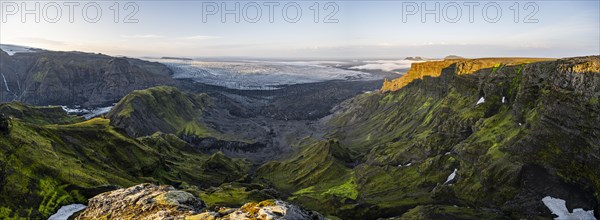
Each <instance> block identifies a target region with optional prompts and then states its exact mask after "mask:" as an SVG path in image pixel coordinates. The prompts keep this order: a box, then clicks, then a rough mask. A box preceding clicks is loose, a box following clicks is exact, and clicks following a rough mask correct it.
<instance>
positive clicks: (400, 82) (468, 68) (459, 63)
mask: <svg viewBox="0 0 600 220" xmlns="http://www.w3.org/2000/svg"><path fill="white" fill-rule="evenodd" d="M543 60H549V59H541V58H481V59H457V58H454V57H452V58H451V59H444V60H441V61H428V62H423V63H413V64H411V67H410V70H408V72H407V73H406V74H404V75H403V76H402V77H400V78H397V79H394V80H391V81H389V80H386V81H385V82H384V83H383V87H382V88H381V91H382V92H388V91H396V90H399V89H401V88H402V87H404V86H406V85H407V84H409V83H410V82H412V81H414V80H417V79H423V77H426V76H430V77H436V76H439V75H441V74H442V72H448V73H453V74H456V75H461V74H471V73H473V72H475V71H477V70H480V69H484V68H491V67H500V66H502V65H515V64H520V63H529V62H535V61H543Z"/></svg>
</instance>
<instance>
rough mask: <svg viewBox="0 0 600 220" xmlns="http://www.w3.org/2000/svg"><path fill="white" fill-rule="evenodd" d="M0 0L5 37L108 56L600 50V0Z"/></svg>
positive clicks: (0, 37) (563, 53) (565, 53)
mask: <svg viewBox="0 0 600 220" xmlns="http://www.w3.org/2000/svg"><path fill="white" fill-rule="evenodd" d="M36 4H38V5H39V6H38V7H37V8H36ZM236 5H239V6H238V7H237V10H236ZM0 6H2V7H1V9H0V19H1V21H0V43H2V44H16V45H25V46H31V47H38V48H45V49H50V50H68V51H70V50H78V51H86V52H97V53H105V54H109V55H125V56H134V57H141V56H181V57H255V58H291V59H317V58H318V59H346V58H352V59H354V58H400V57H406V56H425V57H444V56H446V55H450V54H453V55H459V56H464V57H500V56H519V57H569V56H582V55H598V54H600V1H598V0H580V1H577V0H576V1H554V0H550V1H530V2H528V1H509V0H500V1H468V2H464V1H394V0H384V1H361V0H352V1H310V0H302V1H267V2H264V1H256V2H250V1H193V0H186V1H162V0H152V1H111V0H101V1H79V2H77V1H69V2H60V1H7V0H0ZM100 10H101V12H100V13H98V11H100ZM223 12H225V13H224V14H223ZM98 15H100V16H98ZM259 15H260V16H259ZM223 17H224V18H225V20H222V19H223ZM236 17H238V19H239V21H236ZM436 17H437V19H439V21H436ZM36 18H38V19H39V21H36ZM23 19H24V20H23ZM423 19H424V20H423Z"/></svg>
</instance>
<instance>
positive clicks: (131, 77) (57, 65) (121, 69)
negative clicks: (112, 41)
mask: <svg viewBox="0 0 600 220" xmlns="http://www.w3.org/2000/svg"><path fill="white" fill-rule="evenodd" d="M0 59H1V60H2V64H0V73H1V74H2V75H1V76H0V77H2V79H0V80H2V81H0V82H1V83H0V84H1V87H0V88H2V89H0V101H5V102H6V101H22V102H25V103H29V104H34V105H81V106H84V107H92V106H101V105H109V104H112V103H114V102H117V101H118V100H119V99H121V98H122V97H123V96H125V95H127V94H128V93H129V92H131V91H133V90H136V89H144V88H148V87H152V86H157V85H169V84H172V79H171V77H170V75H171V74H172V73H171V71H170V70H169V69H168V68H167V67H166V66H164V65H162V64H159V63H152V62H146V61H142V60H138V59H131V58H121V57H110V56H106V55H100V54H89V53H81V52H51V51H39V52H36V53H17V54H15V55H12V56H9V55H8V54H7V53H6V52H4V51H0Z"/></svg>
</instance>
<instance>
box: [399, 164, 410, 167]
mask: <svg viewBox="0 0 600 220" xmlns="http://www.w3.org/2000/svg"><path fill="white" fill-rule="evenodd" d="M410 165H412V163H407V164H404V166H405V167H410ZM398 167H403V165H402V164H398Z"/></svg>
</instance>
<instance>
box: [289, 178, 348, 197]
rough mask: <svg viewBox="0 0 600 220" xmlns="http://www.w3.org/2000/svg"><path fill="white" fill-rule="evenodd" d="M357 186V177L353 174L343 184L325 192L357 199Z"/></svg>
mask: <svg viewBox="0 0 600 220" xmlns="http://www.w3.org/2000/svg"><path fill="white" fill-rule="evenodd" d="M356 188H357V186H356V179H355V178H354V176H352V177H351V178H350V179H349V180H348V181H346V182H344V183H343V184H342V185H339V186H335V187H332V188H330V189H328V190H327V191H325V192H324V193H323V194H325V195H334V196H337V197H341V198H349V199H353V200H356V198H357V197H358V190H357V189H356ZM296 193H298V192H296Z"/></svg>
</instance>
